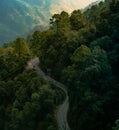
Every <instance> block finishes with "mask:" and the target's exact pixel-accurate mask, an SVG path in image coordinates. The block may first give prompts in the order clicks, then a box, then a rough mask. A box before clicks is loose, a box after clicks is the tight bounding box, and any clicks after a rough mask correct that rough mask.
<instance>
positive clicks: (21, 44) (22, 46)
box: [14, 38, 30, 57]
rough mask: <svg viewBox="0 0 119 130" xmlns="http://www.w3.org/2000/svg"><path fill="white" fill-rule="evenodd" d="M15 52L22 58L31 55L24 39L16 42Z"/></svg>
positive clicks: (18, 39)
mask: <svg viewBox="0 0 119 130" xmlns="http://www.w3.org/2000/svg"><path fill="white" fill-rule="evenodd" d="M14 51H15V53H16V54H17V55H18V57H21V56H24V55H27V54H29V53H30V50H29V48H28V46H27V44H26V42H25V40H24V39H23V38H17V39H16V40H15V42H14Z"/></svg>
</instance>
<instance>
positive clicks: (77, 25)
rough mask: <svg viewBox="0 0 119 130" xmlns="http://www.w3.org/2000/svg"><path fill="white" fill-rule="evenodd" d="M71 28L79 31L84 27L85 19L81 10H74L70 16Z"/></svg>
mask: <svg viewBox="0 0 119 130" xmlns="http://www.w3.org/2000/svg"><path fill="white" fill-rule="evenodd" d="M70 23H71V28H72V29H73V30H79V29H81V28H82V27H84V17H83V14H82V13H81V11H80V10H74V11H73V12H72V14H71V16H70Z"/></svg>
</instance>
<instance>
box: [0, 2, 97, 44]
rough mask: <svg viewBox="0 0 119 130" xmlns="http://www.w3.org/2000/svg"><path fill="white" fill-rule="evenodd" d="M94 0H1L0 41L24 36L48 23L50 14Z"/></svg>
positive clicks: (80, 6)
mask: <svg viewBox="0 0 119 130" xmlns="http://www.w3.org/2000/svg"><path fill="white" fill-rule="evenodd" d="M93 1H95V0H88V1H87V0H83V2H82V1H81V0H75V1H73V0H12V1H11V0H1V1H0V43H4V42H9V41H12V40H14V39H15V38H16V37H19V36H26V35H28V34H29V33H30V32H32V31H33V30H36V28H37V29H42V28H44V27H46V26H48V24H49V18H50V17H51V15H52V14H54V13H58V12H59V11H62V10H65V11H68V12H71V11H73V10H74V9H79V8H84V7H85V6H87V5H88V4H89V3H91V2H93Z"/></svg>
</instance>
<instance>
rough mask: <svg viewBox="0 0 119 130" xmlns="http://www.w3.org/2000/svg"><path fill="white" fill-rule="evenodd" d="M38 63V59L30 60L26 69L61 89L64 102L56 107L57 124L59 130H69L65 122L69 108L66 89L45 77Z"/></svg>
mask: <svg viewBox="0 0 119 130" xmlns="http://www.w3.org/2000/svg"><path fill="white" fill-rule="evenodd" d="M39 63H40V61H39V58H37V57H36V58H34V59H31V60H30V61H29V62H28V68H30V69H34V70H35V71H36V72H37V74H38V75H40V76H41V77H42V78H43V79H44V80H46V81H48V82H50V83H51V84H53V85H54V86H56V87H58V88H60V89H62V90H63V91H64V92H65V94H66V98H65V100H64V102H63V103H62V104H61V105H60V106H58V111H57V122H58V126H59V130H70V127H69V125H68V121H67V112H68V108H69V102H68V99H69V97H68V94H67V87H66V86H65V85H63V84H62V83H60V82H58V81H56V80H54V79H52V78H51V77H50V76H47V75H46V74H45V73H44V72H43V71H42V70H41V69H40V67H39V66H38V65H39Z"/></svg>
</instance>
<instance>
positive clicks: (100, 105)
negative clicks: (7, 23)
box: [0, 0, 119, 130]
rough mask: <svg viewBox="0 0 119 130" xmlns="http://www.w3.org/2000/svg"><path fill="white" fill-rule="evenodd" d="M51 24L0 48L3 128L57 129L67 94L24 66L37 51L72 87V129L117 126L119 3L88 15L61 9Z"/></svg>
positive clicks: (115, 1)
mask: <svg viewBox="0 0 119 130" xmlns="http://www.w3.org/2000/svg"><path fill="white" fill-rule="evenodd" d="M50 23H51V27H50V28H49V29H48V30H45V31H42V32H41V31H36V32H34V33H33V34H32V35H31V36H30V41H29V44H26V42H25V40H24V39H22V38H17V39H16V40H15V42H13V43H12V44H11V46H8V47H0V122H1V123H0V129H1V130H8V129H9V130H25V129H28V130H33V129H40V130H57V123H56V119H55V116H54V112H55V110H56V106H57V105H58V104H59V103H61V101H62V98H61V99H60V98H59V99H57V100H56V95H60V97H62V96H63V93H62V92H61V91H60V90H55V89H54V87H53V86H51V85H49V84H48V83H46V82H45V81H44V80H43V79H42V78H40V77H38V76H37V75H36V74H35V73H34V71H33V70H32V71H28V70H26V69H25V68H26V63H27V61H28V59H29V58H30V57H31V56H30V57H29V55H30V54H33V55H35V56H38V57H39V58H40V67H41V68H42V69H43V70H44V71H45V72H46V73H47V74H48V75H50V76H52V77H54V78H55V79H57V80H59V81H60V82H63V83H64V84H66V85H67V86H68V95H69V103H70V109H69V113H68V121H69V125H70V127H71V130H79V129H81V130H112V129H113V130H118V129H119V128H118V127H119V121H118V120H119V94H118V93H119V1H118V0H106V1H105V2H101V3H99V5H94V6H92V7H91V8H89V9H87V10H86V11H85V12H83V13H82V12H81V11H80V10H74V11H73V12H72V13H71V15H70V14H68V13H67V12H65V11H62V12H61V13H60V14H54V15H53V16H52V18H51V19H50ZM28 45H29V47H28ZM29 48H30V49H29ZM8 99H9V101H8Z"/></svg>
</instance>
